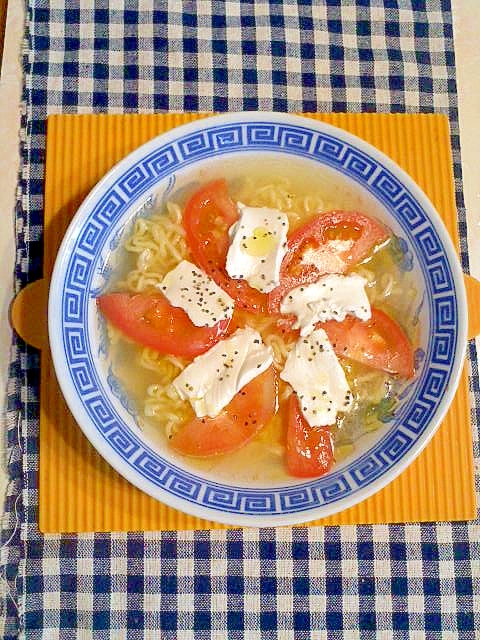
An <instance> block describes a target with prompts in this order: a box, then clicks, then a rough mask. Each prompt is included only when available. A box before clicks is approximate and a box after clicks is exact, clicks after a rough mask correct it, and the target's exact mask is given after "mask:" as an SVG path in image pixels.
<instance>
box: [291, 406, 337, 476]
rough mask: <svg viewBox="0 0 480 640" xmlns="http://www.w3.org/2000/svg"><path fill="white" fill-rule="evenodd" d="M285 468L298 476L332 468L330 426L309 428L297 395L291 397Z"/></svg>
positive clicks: (318, 472) (311, 474)
mask: <svg viewBox="0 0 480 640" xmlns="http://www.w3.org/2000/svg"><path fill="white" fill-rule="evenodd" d="M287 411H288V426H287V447H286V454H285V455H286V467H287V471H288V473H289V474H290V475H292V476H294V477H296V478H315V477H319V476H322V475H324V474H325V473H327V472H328V471H330V469H331V468H332V466H333V464H334V462H335V458H334V455H333V438H332V434H331V432H330V430H329V429H328V427H310V426H309V424H308V423H307V421H306V420H305V418H304V417H303V415H302V413H301V410H300V405H299V403H298V398H297V396H296V395H295V394H294V393H292V395H291V396H290V397H289V398H288V406H287Z"/></svg>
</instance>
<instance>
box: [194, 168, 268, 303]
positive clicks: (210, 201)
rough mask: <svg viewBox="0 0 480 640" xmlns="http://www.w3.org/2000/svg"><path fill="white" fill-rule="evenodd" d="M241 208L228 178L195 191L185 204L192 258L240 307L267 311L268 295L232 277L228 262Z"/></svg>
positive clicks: (215, 181)
mask: <svg viewBox="0 0 480 640" xmlns="http://www.w3.org/2000/svg"><path fill="white" fill-rule="evenodd" d="M236 220H238V209H237V206H236V204H235V203H234V201H233V200H232V199H231V198H230V196H229V195H228V187H227V183H226V182H225V180H223V179H222V180H214V181H213V182H209V183H208V184H207V185H205V186H204V187H202V188H201V189H199V190H198V191H196V192H195V193H194V194H193V196H192V197H191V198H190V200H189V201H188V202H187V204H186V206H185V211H184V213H183V226H184V228H185V233H186V237H187V244H188V247H189V249H190V252H191V254H192V257H193V259H194V260H195V262H196V263H197V265H198V266H199V267H201V268H202V269H203V270H204V271H205V272H206V273H208V275H209V276H210V277H211V278H212V279H213V280H215V282H216V283H217V284H218V286H219V287H222V289H223V290H224V291H226V292H227V293H228V294H229V295H230V296H231V297H232V298H233V299H234V300H235V302H236V303H237V305H239V306H240V307H242V308H244V309H247V310H249V311H254V312H256V313H264V312H265V311H266V310H267V296H266V294H264V293H261V292H260V291H257V289H254V288H253V287H251V286H250V285H249V284H248V282H246V281H245V280H234V279H233V278H230V276H229V275H228V273H227V271H226V269H225V263H226V259H227V252H228V248H229V246H230V239H229V236H228V230H229V228H230V227H231V226H232V224H233V223H234V222H235V221H236Z"/></svg>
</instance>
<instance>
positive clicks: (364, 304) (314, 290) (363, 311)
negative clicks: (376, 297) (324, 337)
mask: <svg viewBox="0 0 480 640" xmlns="http://www.w3.org/2000/svg"><path fill="white" fill-rule="evenodd" d="M366 284H367V281H366V280H365V278H362V277H361V276H359V275H358V274H356V273H352V274H350V275H345V276H344V275H340V274H336V273H332V274H328V275H325V276H322V277H321V278H320V279H319V280H317V282H314V283H313V284H306V285H301V286H300V287H295V289H292V290H291V291H289V292H288V294H287V295H286V296H285V297H284V298H283V300H282V302H281V304H280V311H281V312H282V313H293V314H295V315H296V316H297V320H296V322H295V324H294V325H293V326H294V328H295V329H300V335H301V336H306V335H308V334H309V333H311V332H312V331H313V330H314V328H315V325H316V324H317V322H327V320H337V321H338V322H341V321H342V320H345V318H346V316H347V315H353V316H356V317H357V318H360V320H369V319H370V317H371V309H370V302H369V300H368V297H367V294H366V291H365V285H366Z"/></svg>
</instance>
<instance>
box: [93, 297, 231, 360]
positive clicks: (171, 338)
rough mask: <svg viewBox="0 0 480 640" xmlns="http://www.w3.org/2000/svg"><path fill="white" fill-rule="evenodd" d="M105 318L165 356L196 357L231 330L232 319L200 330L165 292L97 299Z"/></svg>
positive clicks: (131, 337)
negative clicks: (229, 327) (172, 303)
mask: <svg viewBox="0 0 480 640" xmlns="http://www.w3.org/2000/svg"><path fill="white" fill-rule="evenodd" d="M97 306H98V308H99V309H100V311H101V312H102V313H103V315H104V316H105V317H106V318H107V320H109V321H110V322H111V323H112V324H113V325H114V326H115V327H117V329H120V330H121V331H122V332H123V333H124V334H125V335H126V336H127V337H128V338H130V339H131V340H133V341H134V342H138V343H139V344H141V345H143V346H144V347H150V348H151V349H155V350H156V351H160V352H161V353H166V354H170V355H174V356H183V357H186V358H194V357H195V356H198V355H200V354H201V353H205V351H208V349H210V347H212V346H213V345H214V344H216V343H217V342H218V341H219V339H220V338H221V337H222V336H223V335H224V333H225V332H226V331H227V329H228V325H229V323H230V320H221V321H220V322H218V323H217V324H216V325H214V326H213V327H197V326H195V325H194V324H193V322H192V321H191V320H190V318H189V317H188V315H187V314H186V313H185V311H184V310H183V309H180V308H179V307H174V306H173V305H171V304H170V303H169V302H168V300H167V299H166V298H165V296H164V295H162V294H161V293H158V294H157V293H151V294H149V293H136V294H130V293H124V292H122V293H108V294H105V295H103V296H100V297H99V298H97Z"/></svg>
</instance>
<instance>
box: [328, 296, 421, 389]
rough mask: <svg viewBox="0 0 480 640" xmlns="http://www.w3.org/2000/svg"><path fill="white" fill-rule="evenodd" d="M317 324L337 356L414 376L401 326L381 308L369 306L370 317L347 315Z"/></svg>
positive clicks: (391, 371) (406, 338) (407, 344)
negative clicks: (363, 318)
mask: <svg viewBox="0 0 480 640" xmlns="http://www.w3.org/2000/svg"><path fill="white" fill-rule="evenodd" d="M320 326H321V327H322V328H323V329H325V331H326V333H327V335H328V339H329V340H330V342H331V343H332V346H333V348H334V351H335V353H336V354H337V356H340V357H341V356H343V357H345V358H350V359H351V360H355V361H357V362H361V363H363V364H366V365H369V366H370V367H373V368H374V369H380V370H381V371H386V372H387V373H392V374H395V375H399V376H400V377H402V378H406V379H407V380H408V379H409V378H411V377H412V376H413V375H414V373H415V358H414V352H413V348H412V345H411V344H410V341H409V339H408V337H407V336H406V334H405V332H404V331H403V329H402V328H401V327H400V326H399V325H398V324H397V323H396V322H395V320H393V318H391V317H390V316H389V315H387V314H386V313H385V312H384V311H381V310H380V309H376V308H375V307H372V317H371V318H370V320H366V321H363V320H359V319H358V318H355V317H353V316H348V317H347V318H345V320H344V321H343V322H336V321H335V320H330V321H329V322H324V323H322V324H321V325H320Z"/></svg>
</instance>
